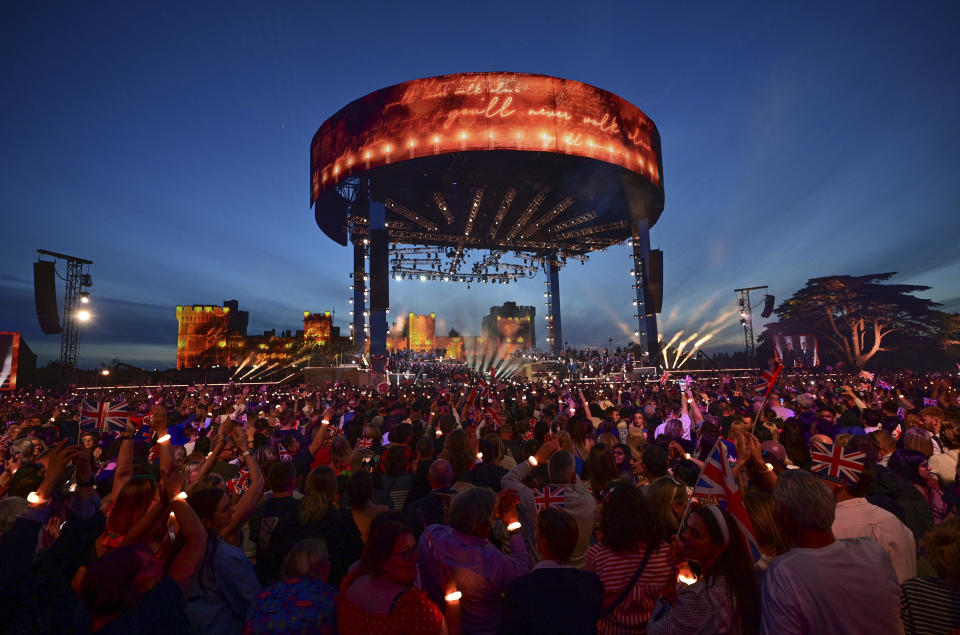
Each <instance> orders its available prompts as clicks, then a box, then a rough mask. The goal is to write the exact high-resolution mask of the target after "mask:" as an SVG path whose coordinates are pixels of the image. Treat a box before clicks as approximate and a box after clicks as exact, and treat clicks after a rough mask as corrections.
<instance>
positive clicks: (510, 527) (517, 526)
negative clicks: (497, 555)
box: [507, 520, 522, 531]
mask: <svg viewBox="0 0 960 635" xmlns="http://www.w3.org/2000/svg"><path fill="white" fill-rule="evenodd" d="M521 526H522V525H521V524H520V521H519V520H515V521H513V522H512V523H510V524H509V525H507V531H516V530H518V529H520V527H521Z"/></svg>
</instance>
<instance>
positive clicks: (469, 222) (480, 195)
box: [463, 187, 483, 236]
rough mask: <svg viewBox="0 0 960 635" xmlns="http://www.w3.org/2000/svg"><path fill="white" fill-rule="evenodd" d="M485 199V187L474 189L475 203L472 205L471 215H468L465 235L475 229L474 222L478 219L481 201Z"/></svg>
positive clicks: (464, 230)
mask: <svg viewBox="0 0 960 635" xmlns="http://www.w3.org/2000/svg"><path fill="white" fill-rule="evenodd" d="M482 200H483V188H482V187H478V188H477V189H475V190H474V191H473V205H471V206H470V215H469V216H467V224H466V226H465V227H464V229H463V235H464V236H469V235H470V232H472V231H473V224H474V223H475V222H476V221H477V211H478V210H479V209H480V201H482Z"/></svg>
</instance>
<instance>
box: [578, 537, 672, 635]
mask: <svg viewBox="0 0 960 635" xmlns="http://www.w3.org/2000/svg"><path fill="white" fill-rule="evenodd" d="M645 553H646V546H644V545H639V546H638V548H637V550H636V551H628V552H623V553H616V552H614V551H613V550H612V549H610V548H609V547H607V546H606V545H604V544H595V545H593V546H592V547H590V549H588V550H587V560H586V566H585V567H584V568H585V569H586V570H587V571H593V572H594V573H596V574H597V575H598V576H600V581H601V582H602V583H603V608H604V610H606V608H607V607H608V606H610V605H611V604H613V602H614V600H616V599H617V598H618V597H619V596H620V593H621V592H622V591H623V589H624V587H626V585H627V583H628V582H630V580H631V579H632V578H633V576H634V574H635V573H636V572H637V568H639V567H640V563H641V562H643V556H644V554H645ZM676 576H677V567H676V564H675V563H674V562H673V558H672V557H671V555H670V549H669V547H668V546H667V543H663V544H661V545H660V546H659V547H657V548H656V549H655V550H654V551H653V553H651V554H650V560H649V561H648V562H647V566H646V567H645V568H644V570H643V573H641V574H640V578H639V579H638V580H637V583H636V584H635V585H634V587H633V589H632V590H631V591H630V594H629V595H628V596H627V597H626V598H624V600H623V602H621V603H620V604H619V606H617V608H616V609H614V611H613V613H611V614H610V615H608V616H607V617H605V618H601V619H600V621H599V622H598V623H597V631H598V632H599V633H600V634H601V635H626V634H627V633H644V632H646V628H647V620H649V619H650V616H651V615H652V614H653V607H654V604H655V603H656V601H657V597H658V596H659V595H660V591H661V590H662V589H663V586H664V585H665V584H667V583H668V582H671V581H675V580H676Z"/></svg>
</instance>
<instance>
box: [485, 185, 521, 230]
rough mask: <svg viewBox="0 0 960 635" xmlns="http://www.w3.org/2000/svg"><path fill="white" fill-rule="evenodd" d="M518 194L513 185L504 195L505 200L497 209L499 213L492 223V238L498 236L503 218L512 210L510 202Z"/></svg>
mask: <svg viewBox="0 0 960 635" xmlns="http://www.w3.org/2000/svg"><path fill="white" fill-rule="evenodd" d="M516 195H517V191H516V190H515V189H513V188H512V187H511V188H508V189H507V192H506V194H504V195H503V202H502V203H500V209H498V210H497V215H496V216H495V217H494V218H493V224H492V225H490V231H489V236H490V238H496V237H497V232H498V231H500V224H501V223H503V219H504V217H505V216H506V215H507V212H508V211H509V210H510V204H511V203H513V198H514V197H515V196H516Z"/></svg>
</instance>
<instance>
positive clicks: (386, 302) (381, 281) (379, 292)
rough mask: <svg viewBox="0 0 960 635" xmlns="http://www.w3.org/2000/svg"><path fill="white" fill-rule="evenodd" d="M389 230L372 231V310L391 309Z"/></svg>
mask: <svg viewBox="0 0 960 635" xmlns="http://www.w3.org/2000/svg"><path fill="white" fill-rule="evenodd" d="M388 239H389V238H388V236H387V230H386V229H371V230H370V310H371V311H386V310H387V309H389V308H390V271H389V263H388V254H387V240H388Z"/></svg>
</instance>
